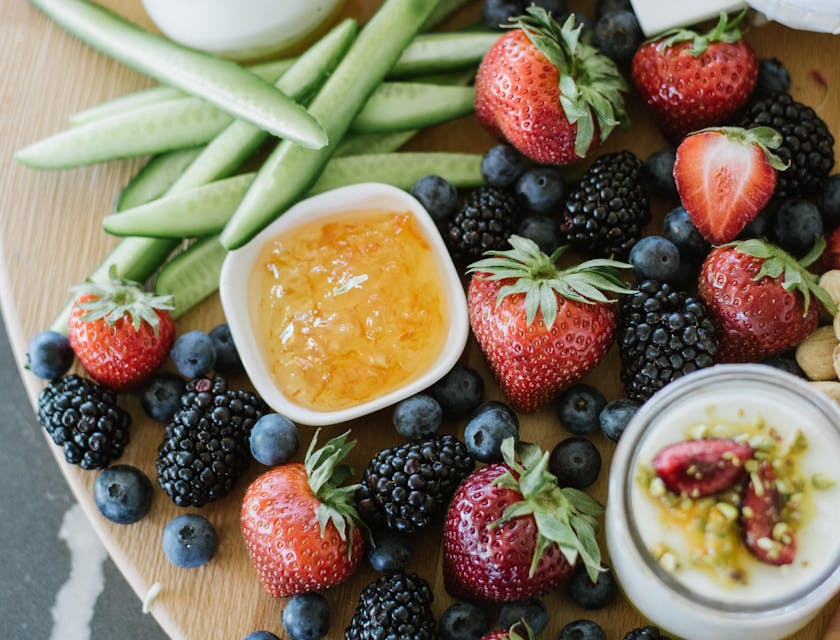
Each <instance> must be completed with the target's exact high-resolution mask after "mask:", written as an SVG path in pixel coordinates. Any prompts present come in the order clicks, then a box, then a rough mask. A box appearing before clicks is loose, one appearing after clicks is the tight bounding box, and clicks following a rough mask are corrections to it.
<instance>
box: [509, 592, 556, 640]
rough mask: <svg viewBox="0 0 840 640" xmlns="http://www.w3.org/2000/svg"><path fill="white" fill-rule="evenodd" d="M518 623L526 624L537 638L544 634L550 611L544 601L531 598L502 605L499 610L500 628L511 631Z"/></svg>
mask: <svg viewBox="0 0 840 640" xmlns="http://www.w3.org/2000/svg"><path fill="white" fill-rule="evenodd" d="M517 622H525V624H527V625H528V626H529V627H531V631H533V632H534V635H535V636H536V635H539V634H540V633H542V631H543V630H544V629H545V628H546V626H547V625H548V611H546V608H545V605H544V604H543V603H542V600H539V599H538V598H531V599H529V600H520V601H519V602H505V603H504V604H502V606H501V608H500V609H499V622H498V626H499V628H500V629H510V628H511V627H512V626H513V625H514V624H516V623H517Z"/></svg>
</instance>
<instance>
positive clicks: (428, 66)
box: [389, 31, 500, 78]
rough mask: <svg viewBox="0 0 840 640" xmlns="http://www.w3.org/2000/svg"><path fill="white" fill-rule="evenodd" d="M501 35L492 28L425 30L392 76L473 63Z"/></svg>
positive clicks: (425, 73)
mask: <svg viewBox="0 0 840 640" xmlns="http://www.w3.org/2000/svg"><path fill="white" fill-rule="evenodd" d="M499 35H500V34H498V33H495V32H491V31H477V32H474V33H457V32H453V33H429V34H426V35H424V36H423V37H422V38H417V39H416V40H415V41H414V42H412V43H411V45H410V46H409V47H408V48H406V50H405V52H404V53H403V55H402V57H401V58H400V59H399V60H398V61H397V63H396V64H395V65H394V67H393V69H391V72H390V74H389V77H391V78H406V77H411V76H415V75H427V74H430V73H439V72H442V71H454V70H455V69H463V68H464V67H470V66H474V65H476V64H478V63H479V62H480V61H481V59H482V58H483V57H484V54H485V53H487V50H488V49H489V48H490V47H491V46H492V45H493V43H494V42H496V40H498V39H499Z"/></svg>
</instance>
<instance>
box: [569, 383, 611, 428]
mask: <svg viewBox="0 0 840 640" xmlns="http://www.w3.org/2000/svg"><path fill="white" fill-rule="evenodd" d="M606 404H607V399H606V398H605V397H604V394H603V393H601V392H600V391H598V389H596V388H595V387H593V386H591V385H588V384H584V383H582V382H581V383H578V384H576V385H574V386H573V387H570V388H568V389H566V391H564V392H563V395H561V396H560V400H559V404H558V407H557V417H559V418H560V422H562V423H563V426H564V427H566V431H568V432H569V433H574V434H575V435H577V436H582V435H586V434H588V433H594V432H595V431H597V430H598V428H599V427H600V426H601V423H600V422H599V420H598V417H599V416H600V415H601V410H602V409H603V408H604V407H605V406H606Z"/></svg>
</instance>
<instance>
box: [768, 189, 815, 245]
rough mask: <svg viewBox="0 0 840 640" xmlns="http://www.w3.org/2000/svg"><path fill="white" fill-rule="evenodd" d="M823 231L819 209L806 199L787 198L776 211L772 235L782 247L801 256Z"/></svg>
mask: <svg viewBox="0 0 840 640" xmlns="http://www.w3.org/2000/svg"><path fill="white" fill-rule="evenodd" d="M822 233H823V223H822V215H820V210H819V209H817V207H816V206H815V205H813V204H811V203H810V202H808V201H807V200H787V201H785V202H783V203H782V204H781V206H780V207H779V208H778V210H777V211H776V216H775V218H774V220H773V237H774V238H775V240H776V244H778V245H779V246H780V247H781V248H782V249H784V250H785V251H787V252H788V253H790V254H791V255H793V256H796V257H802V256H803V255H805V254H806V253H808V251H809V250H810V249H811V247H813V246H814V242H816V240H817V238H819V237H820V236H821V235H822Z"/></svg>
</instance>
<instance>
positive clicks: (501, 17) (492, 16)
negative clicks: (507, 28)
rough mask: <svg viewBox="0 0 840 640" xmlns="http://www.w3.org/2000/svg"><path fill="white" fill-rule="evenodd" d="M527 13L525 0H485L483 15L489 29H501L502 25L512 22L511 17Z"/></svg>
mask: <svg viewBox="0 0 840 640" xmlns="http://www.w3.org/2000/svg"><path fill="white" fill-rule="evenodd" d="M523 13H525V2H524V0H485V1H484V6H483V8H482V10H481V17H482V18H483V20H484V24H486V25H487V28H488V29H497V30H499V31H501V29H502V25H506V24H510V19H511V18H516V17H518V16H521V15H522V14H523Z"/></svg>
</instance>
